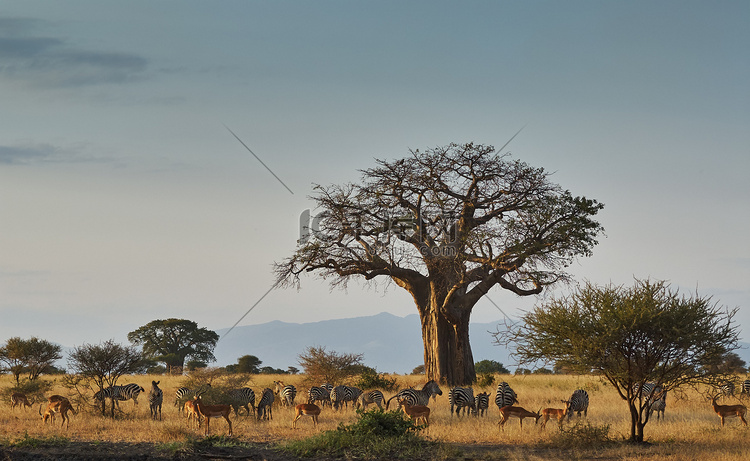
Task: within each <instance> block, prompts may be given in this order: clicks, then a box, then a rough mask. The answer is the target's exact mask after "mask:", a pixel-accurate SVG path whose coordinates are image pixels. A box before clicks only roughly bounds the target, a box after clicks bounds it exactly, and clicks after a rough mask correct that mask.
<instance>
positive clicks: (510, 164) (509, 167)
mask: <svg viewBox="0 0 750 461" xmlns="http://www.w3.org/2000/svg"><path fill="white" fill-rule="evenodd" d="M376 163H377V166H376V167H374V168H370V169H367V170H364V171H363V172H362V179H361V180H360V181H359V182H357V183H353V184H346V185H333V186H328V187H324V186H320V185H318V186H316V188H315V191H316V195H315V196H314V197H313V200H315V202H316V204H317V206H318V209H320V210H321V212H320V213H319V214H317V215H316V216H315V217H314V219H311V220H310V222H309V223H308V224H309V225H308V226H307V227H306V232H304V233H303V234H302V235H301V238H300V241H299V245H298V247H297V250H296V252H295V253H294V254H293V255H292V256H291V257H289V258H287V259H286V260H284V261H282V262H280V263H277V264H276V265H275V271H276V275H277V284H278V285H279V286H296V287H299V283H300V275H301V274H304V273H306V272H313V273H315V274H317V275H319V276H321V277H322V278H324V279H328V280H329V281H330V283H331V285H332V287H338V286H340V287H345V286H346V284H347V283H348V281H349V280H350V279H353V278H358V279H360V280H364V281H374V280H376V279H377V278H378V277H383V278H384V279H385V280H387V281H388V282H393V283H395V284H396V285H398V286H399V287H401V288H403V289H405V290H407V291H408V292H409V293H410V294H411V295H412V298H413V299H414V302H415V304H416V307H417V310H418V312H419V314H420V317H421V321H422V322H421V324H422V339H423V343H424V354H425V355H424V357H425V369H426V374H427V376H428V378H429V379H437V380H440V381H442V382H447V383H449V384H456V385H457V384H470V383H471V382H473V381H474V380H475V378H476V375H475V370H474V360H473V357H472V354H471V347H470V344H469V317H470V314H471V310H472V309H473V307H474V305H475V304H476V303H477V302H478V301H479V299H481V298H482V296H484V295H485V294H487V293H488V292H489V291H490V290H491V289H492V288H494V287H500V288H502V289H505V290H509V291H511V292H513V293H515V294H517V295H520V296H527V295H534V294H538V293H541V292H542V291H543V290H544V288H545V287H547V286H550V285H552V284H555V283H557V282H559V281H561V280H565V279H567V278H568V275H567V274H566V273H565V272H564V269H565V267H567V266H568V265H569V264H571V263H572V261H573V260H575V259H576V258H577V257H579V256H589V255H590V254H591V253H592V249H593V247H594V246H595V245H596V243H597V240H596V238H597V236H598V234H599V233H600V232H602V230H603V228H602V227H601V226H600V224H599V223H598V222H596V221H595V220H594V219H593V217H594V216H595V215H596V214H597V213H598V212H599V210H601V209H602V207H603V205H602V204H600V203H598V202H597V201H596V200H590V199H587V198H585V197H577V196H573V195H572V194H571V193H570V192H569V191H567V190H565V189H562V188H561V187H560V186H558V185H557V184H555V183H553V182H551V181H550V179H549V174H548V173H547V172H545V171H544V169H542V168H534V167H531V166H529V165H527V164H526V163H523V162H521V161H518V160H512V159H510V157H509V156H507V155H499V154H498V153H496V152H495V149H494V147H492V146H485V145H479V144H472V143H469V144H462V145H459V144H450V145H448V146H445V147H437V148H433V149H428V150H426V151H419V150H417V151H411V152H410V155H409V156H408V157H407V158H403V159H399V160H395V161H388V160H376Z"/></svg>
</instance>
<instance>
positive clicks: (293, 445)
mask: <svg viewBox="0 0 750 461" xmlns="http://www.w3.org/2000/svg"><path fill="white" fill-rule="evenodd" d="M420 429H421V428H420V427H418V426H415V425H414V423H412V422H411V420H408V419H405V417H404V415H403V413H401V412H399V411H383V410H380V409H376V410H371V411H366V412H363V411H357V421H356V422H354V423H353V424H350V425H344V424H343V423H342V424H340V425H339V427H338V429H336V430H335V431H325V432H322V433H320V434H318V435H315V436H313V437H310V438H307V439H303V440H295V441H291V442H286V443H284V444H282V445H280V446H279V449H280V450H282V451H284V452H286V453H288V454H290V455H292V456H296V457H332V458H347V459H398V458H400V459H415V458H416V459H438V458H441V457H444V456H441V454H440V453H441V452H442V451H444V447H443V446H442V445H441V444H439V443H437V442H430V441H427V440H424V439H423V438H421V437H420V436H419V434H418V432H419V430H420Z"/></svg>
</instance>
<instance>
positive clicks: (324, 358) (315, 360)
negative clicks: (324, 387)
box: [298, 346, 364, 383]
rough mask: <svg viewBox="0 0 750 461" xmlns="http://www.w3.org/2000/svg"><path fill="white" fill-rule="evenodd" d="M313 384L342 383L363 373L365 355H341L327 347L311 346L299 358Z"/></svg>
mask: <svg viewBox="0 0 750 461" xmlns="http://www.w3.org/2000/svg"><path fill="white" fill-rule="evenodd" d="M298 359H299V364H300V365H301V366H302V369H303V370H305V374H306V375H307V379H308V380H309V381H311V382H316V383H320V382H328V383H340V382H342V381H343V380H344V379H346V378H350V377H352V376H354V375H356V374H358V373H360V372H361V371H362V367H363V365H362V360H363V359H364V355H363V354H340V353H338V352H336V351H330V352H328V351H326V348H325V347H317V346H310V347H308V348H307V349H305V352H303V353H301V354H300V355H299V356H298Z"/></svg>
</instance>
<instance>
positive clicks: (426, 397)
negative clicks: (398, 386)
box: [385, 379, 443, 410]
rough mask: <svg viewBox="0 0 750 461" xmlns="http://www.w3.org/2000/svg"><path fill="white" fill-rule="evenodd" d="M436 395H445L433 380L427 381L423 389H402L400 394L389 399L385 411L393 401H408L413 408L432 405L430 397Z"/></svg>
mask: <svg viewBox="0 0 750 461" xmlns="http://www.w3.org/2000/svg"><path fill="white" fill-rule="evenodd" d="M436 395H443V391H441V390H440V386H438V384H437V383H436V382H435V380H434V379H431V380H429V381H427V383H426V384H425V385H424V386H422V389H419V390H417V389H402V390H400V391H398V394H396V395H394V396H393V397H391V398H390V399H388V401H387V402H386V403H385V409H386V410H387V409H388V406H389V405H390V403H391V400H393V399H396V401H397V402H398V401H399V400H404V399H406V401H407V403H408V404H409V405H411V406H414V405H425V406H426V405H427V404H428V403H430V397H434V396H436Z"/></svg>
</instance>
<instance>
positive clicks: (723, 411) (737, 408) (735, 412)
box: [711, 395, 747, 427]
mask: <svg viewBox="0 0 750 461" xmlns="http://www.w3.org/2000/svg"><path fill="white" fill-rule="evenodd" d="M718 397H719V396H718V395H717V396H716V397H713V398H712V399H711V406H713V407H714V411H715V412H716V414H717V415H718V416H719V418H721V427H724V418H726V417H727V416H738V417H739V418H740V419H741V420H742V424H744V425H745V426H747V421H746V420H745V415H746V414H747V407H746V406H745V405H741V404H740V405H717V404H716V399H717V398H718Z"/></svg>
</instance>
